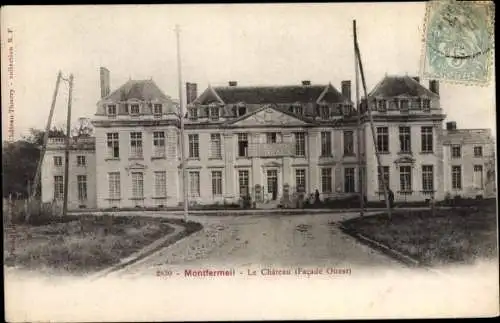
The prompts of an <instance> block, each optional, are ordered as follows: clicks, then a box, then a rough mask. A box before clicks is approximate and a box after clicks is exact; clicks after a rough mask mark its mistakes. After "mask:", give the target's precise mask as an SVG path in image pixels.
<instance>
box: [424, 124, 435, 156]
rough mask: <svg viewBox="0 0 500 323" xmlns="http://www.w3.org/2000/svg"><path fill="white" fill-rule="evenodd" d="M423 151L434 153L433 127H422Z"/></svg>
mask: <svg viewBox="0 0 500 323" xmlns="http://www.w3.org/2000/svg"><path fill="white" fill-rule="evenodd" d="M421 132H422V152H423V153H432V150H433V142H432V127H422V128H421Z"/></svg>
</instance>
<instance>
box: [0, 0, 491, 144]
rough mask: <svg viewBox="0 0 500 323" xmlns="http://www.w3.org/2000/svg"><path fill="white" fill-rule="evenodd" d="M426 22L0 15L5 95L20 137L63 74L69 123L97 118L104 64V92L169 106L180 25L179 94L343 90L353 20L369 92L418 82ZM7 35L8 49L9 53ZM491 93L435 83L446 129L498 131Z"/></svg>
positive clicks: (168, 12)
mask: <svg viewBox="0 0 500 323" xmlns="http://www.w3.org/2000/svg"><path fill="white" fill-rule="evenodd" d="M424 16H425V3H365V4H361V3H357V4H267V5H264V4H219V5H201V4H197V5H140V6H136V5H126V6H43V7H41V6H22V7H3V8H2V17H1V18H2V19H1V23H2V92H4V91H5V89H10V88H12V89H14V90H15V93H14V97H13V100H14V101H13V103H14V105H13V106H14V118H15V119H14V127H15V137H16V138H19V137H21V136H23V135H27V134H28V133H29V128H31V127H35V128H40V129H43V128H44V127H45V123H46V122H47V116H48V114H49V110H50V104H51V100H52V95H53V92H54V88H55V81H56V76H57V73H58V71H59V70H60V71H62V73H63V76H64V77H66V78H67V77H68V76H69V75H70V74H73V75H74V91H73V100H72V122H75V121H76V120H77V119H78V118H79V117H90V118H91V117H92V116H93V115H94V113H95V111H96V103H97V101H98V100H99V98H100V89H99V67H101V66H104V67H107V68H108V69H109V70H110V72H111V89H112V90H114V89H116V88H118V87H119V86H120V85H122V84H123V83H125V82H126V81H127V80H129V79H150V78H152V79H153V80H154V81H155V82H156V83H157V84H158V86H159V87H160V88H161V89H162V90H163V91H164V92H165V93H166V94H167V95H169V96H171V97H172V98H174V99H177V98H178V97H179V88H178V75H177V52H176V38H175V33H174V28H175V25H176V24H179V25H180V28H181V34H180V35H181V36H180V37H181V38H180V43H181V57H182V65H181V66H182V79H183V84H185V82H194V83H197V84H198V91H199V92H198V93H201V92H202V91H203V90H204V89H205V88H206V87H207V85H208V84H212V85H225V84H227V82H228V81H231V80H234V81H237V82H238V85H273V84H282V85H291V84H300V82H301V81H302V80H310V81H311V82H312V83H313V84H327V83H328V82H331V83H332V84H333V85H334V86H335V87H336V88H338V89H340V82H341V81H342V80H353V85H354V54H353V38H352V37H353V31H352V21H353V19H355V20H356V23H357V31H358V42H359V45H360V49H361V53H362V59H363V65H364V70H365V77H366V80H367V87H368V90H370V89H372V88H373V87H374V86H375V85H376V84H377V83H378V82H379V81H380V80H381V79H382V78H383V77H384V75H386V74H389V75H405V74H407V75H410V76H413V75H419V73H420V70H419V66H420V58H421V53H422V44H423V42H422V38H423V23H424ZM7 28H10V29H11V30H12V34H11V35H12V39H13V42H12V43H6V39H7ZM11 45H12V48H13V69H14V78H13V79H12V83H11V84H10V83H7V75H8V74H7V73H6V70H7V67H6V65H7V62H8V57H7V54H8V47H9V46H11ZM421 82H422V83H424V84H425V85H426V86H427V85H428V81H427V80H422V81H421ZM494 84H495V80H494V79H493V80H492V81H491V82H490V85H489V86H486V87H480V86H472V85H469V86H465V85H456V84H447V83H444V82H441V84H440V92H441V105H442V108H443V109H444V113H446V114H447V120H449V121H456V122H457V126H458V127H459V128H490V129H492V131H493V132H495V129H496V123H495V91H494V88H495V86H494ZM183 90H184V85H183ZM353 93H354V89H353ZM67 100H68V86H67V84H66V83H64V82H63V83H62V84H61V87H60V91H59V95H58V98H57V103H56V109H55V115H54V120H53V124H54V125H57V126H62V127H63V126H64V125H65V122H66V107H67ZM8 104H9V96H8V95H2V126H3V127H2V128H3V130H2V135H3V137H4V138H5V137H6V133H7V132H6V131H7V128H8V127H7V126H6V124H7V119H8V118H7V107H8Z"/></svg>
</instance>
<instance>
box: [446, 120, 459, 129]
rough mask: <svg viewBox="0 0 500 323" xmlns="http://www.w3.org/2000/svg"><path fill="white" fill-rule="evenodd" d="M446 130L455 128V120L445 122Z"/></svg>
mask: <svg viewBox="0 0 500 323" xmlns="http://www.w3.org/2000/svg"><path fill="white" fill-rule="evenodd" d="M446 130H457V123H456V122H455V121H450V122H447V123H446Z"/></svg>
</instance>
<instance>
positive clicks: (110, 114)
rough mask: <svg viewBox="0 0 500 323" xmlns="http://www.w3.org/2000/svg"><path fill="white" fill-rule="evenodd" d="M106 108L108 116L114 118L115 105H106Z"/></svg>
mask: <svg viewBox="0 0 500 323" xmlns="http://www.w3.org/2000/svg"><path fill="white" fill-rule="evenodd" d="M107 108H108V115H109V116H116V104H108V106H107Z"/></svg>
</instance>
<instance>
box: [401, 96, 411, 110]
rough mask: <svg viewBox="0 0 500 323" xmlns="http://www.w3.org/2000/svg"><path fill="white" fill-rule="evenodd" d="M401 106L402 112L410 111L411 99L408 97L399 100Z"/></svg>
mask: <svg viewBox="0 0 500 323" xmlns="http://www.w3.org/2000/svg"><path fill="white" fill-rule="evenodd" d="M399 108H400V109H401V112H408V110H409V109H410V107H409V101H408V100H406V99H403V100H401V101H399Z"/></svg>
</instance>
